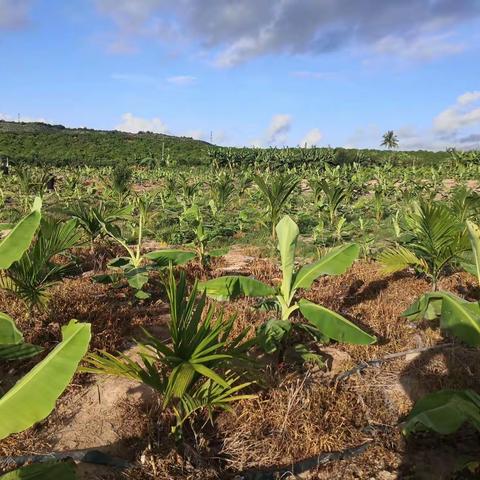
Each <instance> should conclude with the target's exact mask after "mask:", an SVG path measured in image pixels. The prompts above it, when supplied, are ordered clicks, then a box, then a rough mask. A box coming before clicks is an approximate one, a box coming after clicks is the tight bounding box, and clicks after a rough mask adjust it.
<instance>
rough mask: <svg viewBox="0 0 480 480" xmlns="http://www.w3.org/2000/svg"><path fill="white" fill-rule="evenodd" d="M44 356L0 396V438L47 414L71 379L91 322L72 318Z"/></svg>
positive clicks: (85, 350) (84, 347)
mask: <svg viewBox="0 0 480 480" xmlns="http://www.w3.org/2000/svg"><path fill="white" fill-rule="evenodd" d="M62 336H63V339H62V342H60V343H59V344H58V345H57V346H56V347H55V348H54V349H53V350H52V351H51V352H50V354H49V355H47V357H45V359H44V360H42V361H41V362H40V363H39V364H38V365H36V366H35V367H34V368H33V369H32V370H30V372H28V373H27V374H26V375H25V376H24V377H23V378H22V379H20V380H19V381H18V382H17V383H16V384H15V385H14V386H13V388H11V389H10V390H9V391H8V392H7V393H6V394H5V395H4V396H3V397H2V398H0V418H1V419H2V421H1V423H0V440H2V439H4V438H6V437H7V436H8V435H10V434H12V433H18V432H22V431H23V430H26V429H27V428H30V427H31V426H32V425H34V424H35V423H37V422H39V421H41V420H43V419H44V418H46V417H47V416H48V415H49V414H50V413H51V411H52V410H53V409H54V407H55V403H56V401H57V399H58V397H59V396H60V395H61V394H62V393H63V391H64V390H65V388H66V387H67V385H68V384H69V382H70V381H71V379H72V377H73V375H74V374H75V371H76V369H77V366H78V364H79V362H80V360H81V359H82V358H83V356H84V355H85V353H86V352H87V349H88V344H89V343H90V338H91V333H90V324H88V323H77V321H76V320H71V321H70V323H69V324H68V325H66V326H64V327H63V328H62Z"/></svg>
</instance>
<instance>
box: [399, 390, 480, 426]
mask: <svg viewBox="0 0 480 480" xmlns="http://www.w3.org/2000/svg"><path fill="white" fill-rule="evenodd" d="M465 423H470V424H471V425H473V427H474V428H475V429H476V430H477V431H478V432H480V395H478V394H477V393H476V392H474V391H472V390H440V391H438V392H434V393H431V394H429V395H426V396H424V397H422V398H421V399H420V400H418V401H417V403H416V404H415V406H414V407H413V409H412V411H411V412H410V414H409V415H408V417H407V418H406V419H405V422H404V423H403V433H404V435H410V434H412V433H415V432H420V431H425V430H433V431H435V432H437V433H440V434H442V435H449V434H452V433H454V432H456V431H457V430H458V429H459V428H460V427H461V426H462V425H463V424H465Z"/></svg>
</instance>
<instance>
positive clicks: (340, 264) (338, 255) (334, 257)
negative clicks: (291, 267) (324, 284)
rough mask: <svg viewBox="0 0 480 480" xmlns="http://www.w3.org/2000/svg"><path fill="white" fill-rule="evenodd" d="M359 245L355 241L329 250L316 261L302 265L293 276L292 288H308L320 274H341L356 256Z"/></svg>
mask: <svg viewBox="0 0 480 480" xmlns="http://www.w3.org/2000/svg"><path fill="white" fill-rule="evenodd" d="M359 252H360V247H359V246H358V245H356V244H355V243H351V244H348V245H342V246H340V247H337V248H334V249H332V250H330V252H328V253H327V254H326V255H325V256H324V257H322V258H320V259H319V260H317V261H316V262H314V263H312V264H310V265H305V266H303V267H302V268H301V269H300V270H299V271H298V273H297V275H296V276H295V282H294V284H293V288H295V289H297V288H305V289H308V288H310V287H311V286H312V283H313V282H314V280H316V279H317V278H318V277H319V276H320V275H341V274H342V273H345V272H346V271H347V269H348V268H349V267H350V266H351V265H352V263H353V262H354V261H355V260H356V259H357V258H358V254H359Z"/></svg>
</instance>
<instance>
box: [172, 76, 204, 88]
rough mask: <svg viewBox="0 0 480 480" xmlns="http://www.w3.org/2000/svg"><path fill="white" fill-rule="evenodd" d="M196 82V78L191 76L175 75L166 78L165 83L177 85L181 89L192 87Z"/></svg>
mask: <svg viewBox="0 0 480 480" xmlns="http://www.w3.org/2000/svg"><path fill="white" fill-rule="evenodd" d="M196 81H197V77H193V76H191V75H177V76H174V77H168V78H167V82H168V83H171V84H172V85H178V86H181V87H184V86H187V85H192V84H194V83H195V82H196Z"/></svg>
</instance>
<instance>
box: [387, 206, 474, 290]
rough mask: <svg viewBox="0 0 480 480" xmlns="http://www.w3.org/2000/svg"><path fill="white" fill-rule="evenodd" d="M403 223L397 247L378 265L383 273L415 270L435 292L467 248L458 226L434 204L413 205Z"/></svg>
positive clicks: (445, 211)
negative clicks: (410, 268) (409, 268)
mask: <svg viewBox="0 0 480 480" xmlns="http://www.w3.org/2000/svg"><path fill="white" fill-rule="evenodd" d="M404 220H405V222H404V226H403V233H402V235H401V237H400V238H399V240H398V243H397V244H396V245H395V246H393V247H389V248H387V249H386V250H385V251H384V252H383V253H382V254H381V255H380V256H379V261H380V262H381V263H382V265H383V269H384V271H385V272H386V273H393V272H396V271H400V270H403V269H405V268H407V267H413V268H415V269H416V270H418V271H420V272H421V273H423V274H425V275H426V276H427V277H428V278H429V279H430V281H431V283H432V288H433V290H436V289H437V283H438V279H439V278H440V276H441V275H442V274H443V273H444V271H445V269H446V268H447V267H448V266H451V265H452V264H454V263H455V262H459V261H460V258H461V255H462V253H463V252H465V250H466V249H467V248H468V245H467V243H466V242H467V239H466V236H465V235H464V233H463V230H462V228H461V225H459V223H458V221H457V219H456V218H455V217H454V216H453V215H452V213H451V212H450V211H449V209H448V208H447V207H446V206H445V205H444V204H442V203H438V202H432V203H426V202H424V201H422V202H420V203H416V204H414V207H413V208H412V210H411V211H410V212H408V213H407V215H406V216H405V219H404Z"/></svg>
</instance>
